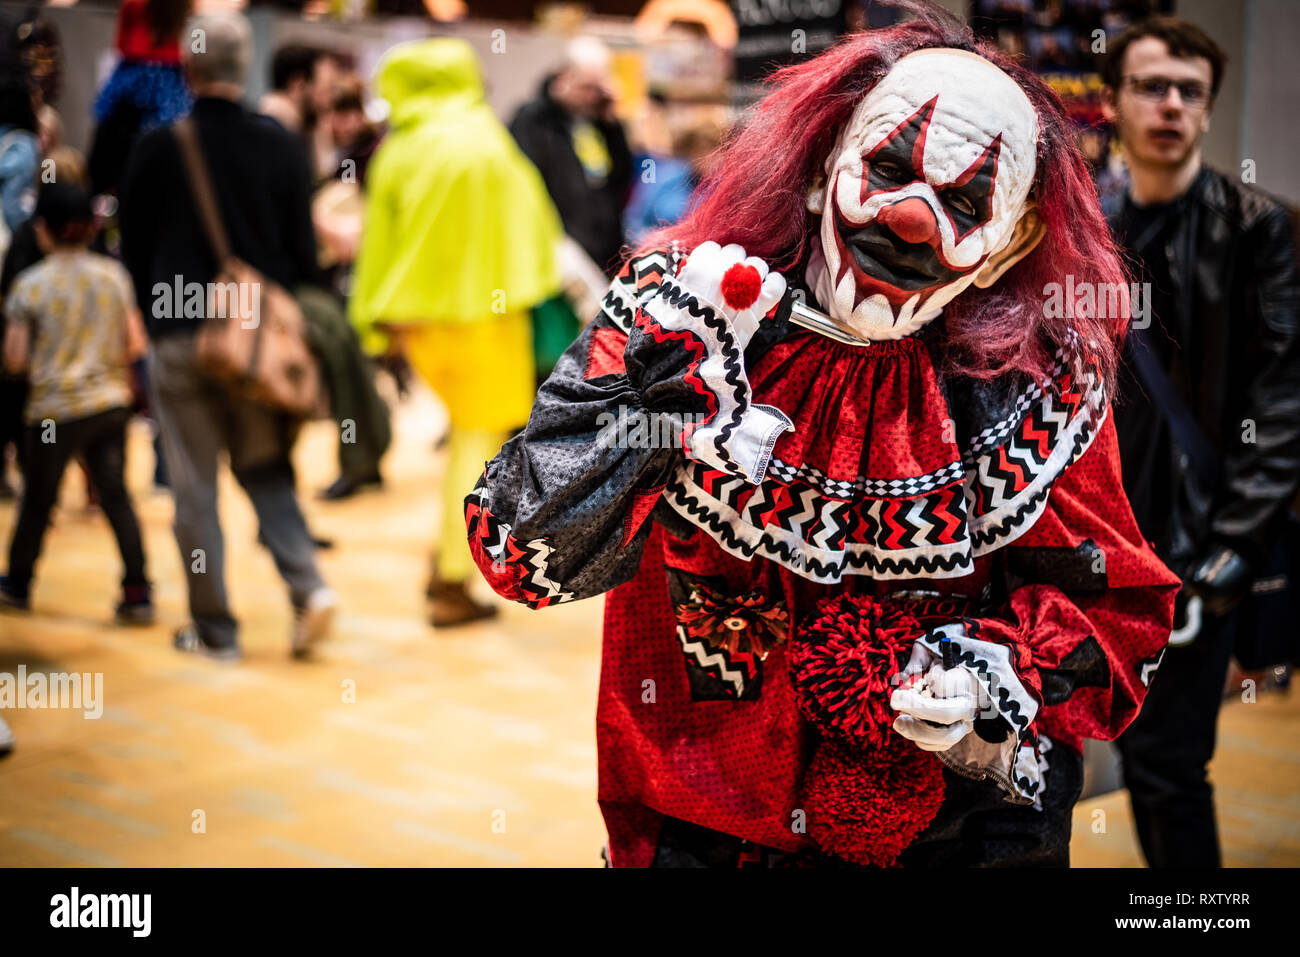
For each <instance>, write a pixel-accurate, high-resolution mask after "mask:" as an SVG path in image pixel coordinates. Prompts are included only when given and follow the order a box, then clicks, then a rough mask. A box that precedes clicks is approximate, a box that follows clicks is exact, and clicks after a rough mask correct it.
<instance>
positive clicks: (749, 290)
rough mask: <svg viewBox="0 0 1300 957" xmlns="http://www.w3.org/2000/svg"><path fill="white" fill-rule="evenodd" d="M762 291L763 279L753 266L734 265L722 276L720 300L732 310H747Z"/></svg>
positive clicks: (756, 300)
mask: <svg viewBox="0 0 1300 957" xmlns="http://www.w3.org/2000/svg"><path fill="white" fill-rule="evenodd" d="M762 291H763V277H762V276H760V275H759V274H758V270H757V269H755V268H754V267H753V266H746V265H745V264H744V263H736V264H735V265H734V266H732V267H731V268H730V269H728V270H727V271H726V272H725V273H723V274H722V298H723V299H725V300H727V305H728V306H730V307H731V308H732V309H748V308H749V307H750V306H752V305H753V304H754V303H756V302H758V294H759V293H760V292H762Z"/></svg>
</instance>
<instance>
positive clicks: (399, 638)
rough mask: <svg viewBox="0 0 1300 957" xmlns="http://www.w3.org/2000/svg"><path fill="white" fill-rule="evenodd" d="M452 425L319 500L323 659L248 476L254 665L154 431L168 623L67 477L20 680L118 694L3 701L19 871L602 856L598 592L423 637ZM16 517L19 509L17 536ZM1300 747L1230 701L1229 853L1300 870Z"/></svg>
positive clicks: (1271, 700)
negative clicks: (259, 516)
mask: <svg viewBox="0 0 1300 957" xmlns="http://www.w3.org/2000/svg"><path fill="white" fill-rule="evenodd" d="M440 429H441V413H440V410H439V409H438V408H437V406H436V404H435V403H434V402H433V400H432V399H431V398H430V397H428V396H427V395H424V396H417V397H416V398H415V399H413V400H412V401H411V402H410V403H408V404H407V405H405V406H404V407H402V409H401V410H400V412H399V419H398V427H397V429H396V432H397V435H398V442H397V445H396V447H395V450H394V451H393V453H391V454H390V458H389V460H388V462H387V468H386V474H387V476H388V485H387V488H386V490H385V491H384V492H382V493H377V494H376V493H368V494H366V495H363V496H360V497H358V498H355V499H353V500H351V501H348V502H343V503H338V504H330V505H325V504H321V503H317V502H315V501H310V500H309V501H308V502H307V505H306V508H307V511H308V517H309V521H310V523H311V525H312V527H313V529H314V530H315V531H316V532H317V533H318V534H321V535H325V536H328V537H332V538H334V539H336V540H337V542H338V547H337V548H336V549H334V550H333V551H326V552H323V553H322V556H321V562H322V566H323V570H324V573H325V575H326V577H327V579H328V580H329V581H330V583H331V584H332V585H333V587H334V588H335V589H336V590H337V591H338V592H339V593H340V596H341V600H342V612H341V615H340V617H339V619H338V622H337V629H336V632H337V636H336V638H335V639H334V640H333V641H331V642H330V643H329V644H327V645H324V646H322V648H321V650H320V652H319V653H318V655H317V656H316V658H315V660H313V661H311V662H308V663H301V662H293V661H291V660H290V659H289V657H288V654H287V641H288V627H289V609H288V601H287V598H286V596H285V595H284V593H283V591H282V589H281V586H280V583H279V579H278V577H277V576H276V573H275V570H274V568H273V566H272V563H271V559H270V557H269V555H268V554H267V553H266V551H265V550H264V549H262V548H260V547H258V546H257V545H256V544H255V542H254V539H255V526H254V522H253V515H252V510H251V508H250V507H249V506H248V503H247V501H246V500H245V499H244V498H243V496H242V495H241V494H240V493H239V491H238V489H237V488H236V487H235V486H234V485H233V483H232V482H231V481H230V480H229V478H228V477H227V480H226V481H225V483H224V484H223V486H222V496H223V498H222V512H223V518H224V525H225V528H226V531H227V539H226V543H227V556H228V567H227V580H228V584H229V588H230V590H231V594H232V600H233V602H234V605H235V608H236V611H237V613H238V614H239V615H240V616H241V621H242V629H243V641H244V645H245V649H246V655H247V657H246V659H245V661H244V662H243V663H242V664H239V665H234V666H232V665H223V664H217V663H211V662H207V661H204V660H196V659H193V658H190V657H188V656H183V655H180V654H179V653H177V652H175V651H174V650H172V648H171V645H170V635H171V631H172V629H173V628H174V627H176V626H177V625H179V624H181V623H182V622H183V621H184V620H185V612H184V590H183V583H182V579H181V573H180V560H179V557H178V555H177V553H176V546H175V542H174V539H173V538H172V536H171V531H170V521H171V502H170V499H169V498H168V497H167V496H166V495H165V494H163V495H158V494H155V493H153V492H152V491H151V490H150V475H151V469H152V464H153V459H152V451H151V450H150V448H149V446H148V434H147V432H146V431H145V429H144V426H142V425H138V426H135V427H133V431H132V437H131V443H132V444H131V485H132V488H133V489H134V491H135V493H136V504H137V508H138V511H139V513H140V516H141V521H142V524H143V526H144V534H145V539H146V545H147V547H148V552H149V560H150V574H151V576H152V577H153V579H154V580H155V582H156V583H157V599H158V604H159V613H160V614H159V619H160V621H159V624H158V625H157V626H155V627H152V628H148V629H143V630H124V629H120V628H115V627H113V626H112V625H111V624H110V620H111V607H112V602H113V600H114V594H115V587H116V580H117V577H118V575H119V560H118V557H117V554H116V550H115V547H114V545H113V541H112V536H111V534H110V533H109V531H108V528H107V524H106V523H105V521H104V519H103V518H102V516H100V515H98V514H88V513H86V512H85V510H84V509H83V507H82V506H83V503H84V491H83V486H82V480H81V477H80V474H79V473H76V474H70V475H69V476H68V478H67V479H66V480H65V484H64V488H63V499H62V503H61V506H60V509H59V512H58V514H57V516H56V525H55V527H54V528H53V529H52V530H51V532H50V534H49V536H48V538H47V543H46V549H45V557H44V558H43V560H42V562H41V564H40V566H39V577H38V581H37V587H36V590H35V592H34V604H35V611H34V613H33V614H32V615H31V616H30V617H25V618H21V617H13V616H7V615H0V671H8V672H13V671H14V670H15V669H16V668H17V666H18V665H19V664H20V663H21V664H25V665H26V667H27V670H28V671H29V672H32V671H46V672H67V671H74V670H75V671H80V672H91V673H95V672H99V673H102V674H103V681H104V698H105V702H106V704H105V708H104V713H103V717H102V718H101V719H99V720H86V719H84V718H83V717H82V716H81V713H80V712H77V711H59V710H43V711H38V710H9V711H6V712H5V717H6V719H7V720H8V721H9V723H10V725H11V726H12V727H13V729H14V731H15V733H16V735H17V737H18V748H17V750H16V751H15V752H14V753H13V755H11V756H10V757H9V758H7V759H5V760H3V761H0V865H19V864H21V865H69V864H85V865H110V866H111V865H164V866H170V865H205V864H207V865H271V866H291V865H354V864H355V865H430V864H435V865H483V866H496V865H571V866H597V865H599V863H600V859H599V849H600V847H601V845H602V844H603V842H604V829H603V826H602V824H601V819H600V814H599V811H598V809H597V807H596V803H595V779H596V773H595V741H594V736H595V732H594V707H595V693H596V679H597V671H598V654H599V625H600V614H601V603H600V602H599V601H589V602H580V603H577V604H574V605H568V606H560V607H558V608H553V609H548V610H545V611H542V612H530V611H529V610H527V609H525V608H523V607H520V606H515V605H507V606H504V607H503V610H502V615H501V617H500V618H499V619H498V620H497V621H495V622H492V623H488V624H483V625H476V626H473V627H470V628H466V629H462V630H458V631H454V632H448V633H439V632H435V631H434V630H433V629H431V628H430V627H428V626H427V625H426V624H425V623H424V620H423V600H422V596H421V593H422V588H423V583H424V578H425V575H426V573H427V571H428V566H427V560H428V558H427V556H428V550H429V546H430V543H431V541H432V534H433V531H434V523H435V515H436V509H437V505H436V503H437V499H436V495H435V493H436V490H437V485H438V472H437V464H438V460H437V458H436V457H435V455H434V454H433V452H432V445H433V441H434V439H435V438H436V436H437V434H438V433H439V431H440ZM333 441H334V432H333V430H332V428H331V427H329V426H328V425H317V426H313V427H311V428H310V429H309V430H308V432H307V433H306V435H305V436H304V439H303V441H302V442H301V443H300V446H299V450H298V457H297V461H298V465H299V475H300V486H301V487H302V488H303V490H304V492H305V491H307V490H314V489H315V488H317V487H320V486H322V485H324V484H326V483H327V482H328V481H329V480H331V479H332V478H333V476H334V458H333ZM13 519H14V509H13V507H12V505H5V506H3V507H0V534H2V535H3V543H4V546H6V547H7V543H8V539H9V534H10V530H11V528H12V524H13ZM349 688H351V689H354V690H355V702H354V703H352V702H348V701H346V700H345V696H346V694H347V691H348V689H349ZM1296 741H1300V702H1298V701H1297V699H1296V697H1295V696H1291V697H1290V698H1283V697H1279V696H1273V697H1266V698H1264V699H1262V700H1261V701H1260V702H1259V703H1258V704H1251V705H1245V704H1239V703H1235V704H1230V705H1229V706H1228V707H1227V708H1226V709H1225V711H1224V716H1223V720H1222V724H1221V742H1222V747H1221V748H1220V754H1219V757H1218V758H1217V759H1216V763H1215V766H1214V778H1215V780H1216V782H1217V783H1218V788H1219V795H1220V799H1221V800H1220V820H1221V826H1222V830H1223V838H1224V844H1225V854H1226V858H1227V862H1228V863H1229V864H1237V865H1245V864H1276V865H1283V864H1286V865H1296V864H1297V863H1300V746H1297V745H1296V744H1295V742H1296ZM1097 811H1100V812H1102V815H1101V816H1100V817H1098V816H1097V815H1096V813H1095V812H1097ZM198 812H202V813H201V815H200V814H199V813H198ZM197 818H201V820H202V823H203V825H204V827H203V828H202V829H200V828H198V826H197V825H196V824H195V821H196V819H197ZM196 830H202V832H201V833H196ZM1094 830H1096V832H1095V833H1094ZM1072 849H1073V853H1074V859H1075V863H1076V864H1078V865H1084V866H1095V865H1115V866H1135V865H1139V864H1140V858H1139V856H1138V854H1137V851H1136V845H1135V842H1134V839H1133V836H1132V833H1131V826H1130V822H1129V818H1128V811H1127V804H1126V801H1125V800H1124V795H1123V793H1122V792H1119V793H1115V794H1112V795H1107V796H1103V797H1100V798H1097V799H1093V800H1089V801H1087V802H1085V803H1083V804H1081V805H1080V806H1079V807H1078V808H1077V810H1076V817H1075V838H1074V842H1073V846H1072Z"/></svg>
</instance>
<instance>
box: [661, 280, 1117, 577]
mask: <svg viewBox="0 0 1300 957" xmlns="http://www.w3.org/2000/svg"><path fill="white" fill-rule="evenodd" d="M803 294H804V295H805V296H807V292H806V290H805V291H804V293H803ZM809 301H810V302H812V303H813V305H814V307H815V301H813V300H811V297H809ZM838 331H842V330H838ZM938 335H942V324H941V323H932V324H931V325H929V326H927V327H925V328H924V329H922V330H921V331H920V332H919V333H918V334H916V335H913V336H909V337H906V338H902V339H896V340H888V341H882V342H873V343H864V342H862V341H856V342H846V341H844V340H843V338H842V337H836V338H832V337H831V336H829V335H825V334H820V333H815V332H811V331H808V330H807V329H805V328H802V327H800V326H798V325H795V324H793V323H791V322H790V318H789V308H788V307H787V308H786V309H783V310H782V313H781V314H779V315H778V316H777V317H776V321H775V322H773V323H771V324H770V328H769V329H767V330H766V331H765V334H764V335H761V336H756V340H755V341H754V342H753V343H751V345H750V347H749V349H748V350H747V352H746V357H745V365H746V368H747V369H748V370H749V381H750V386H751V388H752V391H753V402H754V403H755V404H761V405H764V406H772V407H775V408H777V409H779V410H781V411H782V412H784V413H785V414H786V415H787V416H788V417H789V418H790V419H791V421H792V422H793V423H794V426H795V427H794V430H793V431H792V432H787V433H785V434H783V435H781V436H780V438H779V439H778V440H777V442H776V445H775V447H774V448H773V452H772V458H771V462H770V464H769V466H768V470H767V473H766V475H765V476H764V477H763V480H762V481H761V482H759V483H758V484H757V485H755V484H752V483H750V482H747V481H745V480H744V479H743V478H739V477H737V476H735V475H733V474H728V473H726V472H722V471H719V470H717V469H715V468H711V467H710V466H708V465H705V464H701V463H700V462H696V461H692V460H690V459H687V460H684V461H683V462H682V464H681V465H680V467H679V468H678V469H677V471H676V474H675V475H674V476H673V477H672V479H671V480H670V481H669V483H668V486H667V488H666V489H665V491H664V498H665V499H666V500H667V502H668V503H669V504H670V505H671V506H672V507H673V509H674V510H676V511H677V512H678V513H679V514H680V515H682V516H683V517H684V518H686V519H687V520H688V521H690V522H692V523H693V524H695V525H696V526H698V527H699V528H701V529H703V530H704V531H705V532H707V533H708V534H709V535H710V536H711V537H712V538H714V539H715V540H716V541H717V543H718V544H719V545H720V546H721V547H722V548H723V549H724V550H726V551H728V552H730V553H732V554H734V555H736V556H738V557H740V558H744V559H747V560H752V559H754V558H759V557H762V558H767V559H770V560H772V561H774V562H777V563H778V564H781V565H783V566H785V567H787V568H789V569H790V570H791V571H793V572H795V573H797V574H799V575H802V576H804V577H807V578H810V579H813V580H816V581H820V582H824V583H828V582H836V581H839V580H841V579H842V578H843V577H844V576H846V575H867V576H870V577H872V578H878V579H908V578H956V577H961V576H964V575H966V574H969V573H970V572H971V571H972V570H973V568H974V562H975V559H976V558H978V557H979V556H981V555H984V554H986V553H988V552H991V551H994V550H995V549H997V548H1000V547H1002V546H1003V545H1006V544H1009V543H1010V542H1013V541H1015V539H1016V538H1018V537H1019V536H1021V535H1023V534H1024V533H1025V532H1026V531H1028V530H1029V529H1030V528H1031V527H1032V526H1033V524H1034V523H1035V522H1036V521H1037V520H1038V518H1039V516H1041V515H1042V513H1043V511H1044V509H1045V508H1046V504H1047V498H1048V493H1049V492H1050V491H1051V487H1052V485H1053V483H1054V482H1055V481H1056V479H1057V478H1059V477H1060V475H1061V474H1062V473H1063V472H1064V471H1065V469H1066V468H1068V467H1069V466H1070V464H1072V463H1073V462H1074V461H1076V460H1077V459H1078V458H1079V456H1081V455H1082V454H1083V453H1084V452H1085V451H1086V450H1087V449H1088V447H1089V446H1090V444H1091V442H1092V440H1093V438H1094V437H1095V436H1096V434H1097V431H1098V430H1099V428H1100V426H1101V423H1102V421H1103V420H1104V418H1105V416H1106V413H1107V409H1108V403H1107V397H1106V395H1105V391H1104V389H1103V387H1102V384H1101V377H1100V375H1099V373H1098V370H1097V369H1096V367H1095V366H1094V365H1092V364H1090V363H1089V362H1088V361H1087V359H1086V357H1085V359H1084V360H1083V361H1082V362H1077V361H1076V360H1074V359H1073V358H1072V357H1071V355H1067V350H1065V349H1061V350H1058V352H1057V355H1056V356H1055V364H1054V368H1053V370H1052V372H1051V375H1050V376H1049V378H1048V380H1047V381H1044V382H1042V383H1026V382H1015V381H1013V380H1012V379H1009V378H1008V379H1003V380H998V381H995V382H991V383H976V382H970V381H965V380H963V381H960V382H951V383H945V382H944V381H943V380H942V378H941V376H940V375H939V373H938V371H937V370H936V368H935V365H934V362H933V360H932V357H931V348H930V342H931V341H932V340H933V339H934V338H935V337H936V336H938Z"/></svg>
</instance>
